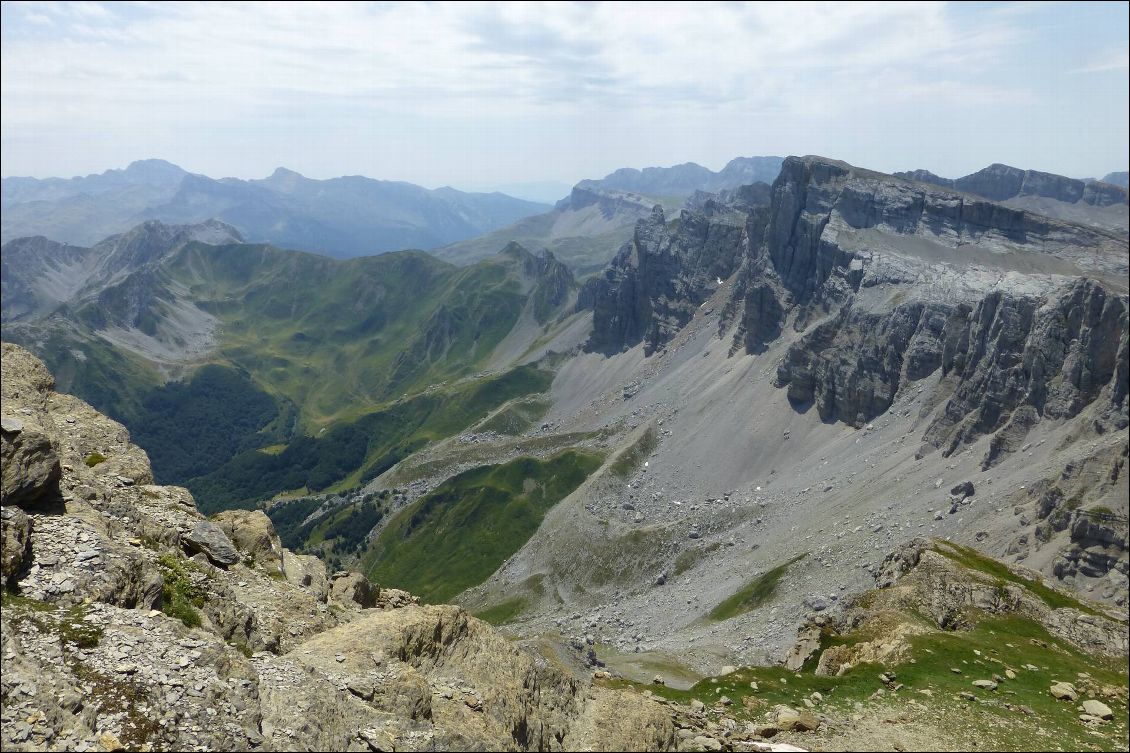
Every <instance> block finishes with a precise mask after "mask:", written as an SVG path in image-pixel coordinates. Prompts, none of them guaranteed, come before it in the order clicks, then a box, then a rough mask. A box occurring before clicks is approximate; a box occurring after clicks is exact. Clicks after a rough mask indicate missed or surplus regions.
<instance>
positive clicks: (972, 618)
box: [787, 539, 1128, 675]
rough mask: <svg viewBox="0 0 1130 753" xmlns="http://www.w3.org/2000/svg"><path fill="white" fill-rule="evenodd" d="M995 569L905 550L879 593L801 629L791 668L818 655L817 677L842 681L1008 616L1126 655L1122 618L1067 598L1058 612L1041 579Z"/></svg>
mask: <svg viewBox="0 0 1130 753" xmlns="http://www.w3.org/2000/svg"><path fill="white" fill-rule="evenodd" d="M985 563H989V564H985ZM997 567H1002V568H1003V567H1007V566H1004V565H1003V564H1001V563H993V561H992V560H990V559H989V558H987V557H985V556H984V555H980V554H979V553H977V552H975V551H973V550H967V549H963V548H962V547H959V546H957V545H955V544H952V543H950V542H944V541H939V540H933V541H931V540H927V539H915V540H914V541H911V542H908V543H907V544H905V545H903V546H901V547H899V548H898V549H897V550H895V551H894V552H892V553H891V554H890V555H888V556H887V557H886V559H884V561H883V562H882V564H881V565H880V566H879V567H878V568H877V571H876V575H875V578H876V585H877V590H875V591H870V592H867V593H864V594H860V595H858V596H856V597H853V598H851V599H848V600H847V601H846V602H845V605H844V608H843V609H841V610H839V611H837V612H836V613H835V614H834V615H823V614H822V615H814V616H813V617H811V618H810V619H809V620H808V621H807V622H806V623H804V625H803V626H802V627H801V629H800V631H799V632H798V636H797V643H796V645H795V647H794V648H793V651H792V652H791V653H790V655H789V658H790V662H791V663H790V664H788V665H787V666H788V668H790V669H796V668H799V667H800V666H801V665H802V664H804V663H805V662H806V661H807V660H808V659H809V658H810V657H812V656H813V655H818V659H816V668H815V672H816V674H818V675H842V674H844V673H845V672H847V671H848V670H849V669H851V668H852V667H855V666H858V665H863V664H877V665H882V666H886V667H891V666H894V665H896V664H898V663H901V662H904V661H906V660H908V659H910V658H911V657H912V655H913V651H912V641H911V638H912V637H913V636H916V635H922V634H924V633H929V632H932V631H933V632H937V631H943V630H946V631H952V630H964V629H968V628H970V627H971V626H972V625H973V624H974V623H975V622H976V621H977V620H978V619H980V618H981V617H982V616H985V615H991V616H992V615H1006V614H1007V615H1011V616H1015V617H1023V618H1027V619H1030V620H1032V621H1034V622H1036V623H1037V624H1039V625H1040V626H1042V627H1043V628H1045V629H1047V630H1048V632H1050V633H1051V634H1052V635H1054V636H1056V637H1058V638H1061V639H1063V640H1065V641H1067V642H1069V643H1072V644H1074V645H1075V646H1077V647H1078V648H1079V649H1081V650H1083V651H1086V652H1088V653H1091V654H1095V655H1099V656H1105V657H1124V656H1125V655H1126V653H1127V649H1128V633H1127V628H1126V624H1125V622H1122V621H1120V620H1119V618H1118V615H1117V612H1114V611H1111V612H1109V613H1108V612H1106V611H1105V610H1104V608H1103V607H1102V606H1101V605H1098V604H1095V603H1084V602H1081V601H1075V600H1073V599H1071V598H1070V597H1067V596H1066V595H1061V599H1060V601H1059V602H1058V603H1057V606H1055V607H1053V606H1051V604H1050V603H1049V601H1048V600H1047V597H1046V592H1040V591H1039V590H1038V589H1039V588H1043V589H1047V588H1048V587H1047V586H1046V585H1043V582H1042V578H1041V576H1040V575H1039V574H1038V573H1035V572H1032V571H1029V570H1025V569H1024V568H1016V567H1011V568H1008V570H1009V571H1010V578H1009V579H1002V578H1001V577H1000V576H998V575H997V574H996V573H995V572H994V568H997ZM919 616H924V617H927V618H928V619H930V620H931V621H932V622H933V623H934V626H933V627H931V626H929V625H925V624H923V623H922V622H921V620H920V619H919ZM849 636H850V639H848V640H842V639H845V638H849ZM829 638H831V639H836V638H840V639H841V640H828V639H829ZM823 646H827V647H826V648H822V647H823ZM955 671H957V670H955Z"/></svg>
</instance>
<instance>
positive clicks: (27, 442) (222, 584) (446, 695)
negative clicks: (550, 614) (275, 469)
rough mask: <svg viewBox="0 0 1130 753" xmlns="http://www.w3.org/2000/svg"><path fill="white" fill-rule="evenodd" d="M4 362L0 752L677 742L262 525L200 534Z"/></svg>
mask: <svg viewBox="0 0 1130 753" xmlns="http://www.w3.org/2000/svg"><path fill="white" fill-rule="evenodd" d="M2 365H3V382H2V393H3V394H2V397H3V414H4V415H3V451H4V490H3V491H4V498H3V508H2V513H3V515H2V522H3V539H2V541H3V552H2V554H3V556H2V561H3V577H4V586H5V589H6V590H5V602H4V609H3V612H2V621H0V627H2V630H0V640H2V644H3V645H2V651H3V655H4V672H3V678H2V681H0V682H2V686H3V687H2V691H3V693H2V711H3V716H4V719H5V722H4V725H3V726H2V728H0V742H2V743H3V748H4V750H42V749H46V748H51V749H63V750H73V749H106V750H118V749H150V750H190V749H191V750H250V749H256V750H563V749H573V750H576V749H588V750H596V749H603V750H633V749H649V750H663V749H668V748H671V747H673V746H674V728H673V726H672V722H671V716H670V713H669V712H668V711H667V710H666V709H664V708H663V707H662V706H661V705H660V704H658V703H656V702H654V701H652V700H649V699H646V698H644V697H642V696H640V695H637V694H633V693H628V692H626V691H618V690H611V689H607V688H603V687H595V686H593V685H592V682H591V680H590V678H589V677H588V676H574V675H573V674H572V673H570V672H569V671H568V670H566V669H565V668H563V667H561V666H559V665H558V664H556V663H554V662H553V661H551V660H549V659H546V658H545V657H542V656H540V655H538V654H536V653H531V652H528V651H525V650H522V649H519V648H518V647H517V646H515V645H514V644H512V643H511V642H510V641H508V640H507V639H505V638H503V637H502V636H501V635H500V634H498V633H497V632H496V631H495V630H494V629H493V628H491V627H490V626H489V625H487V624H486V623H483V622H481V621H479V620H477V619H475V618H473V617H471V616H470V615H468V614H467V613H466V612H464V611H463V610H461V609H459V608H457V607H450V606H431V607H424V606H420V605H419V603H418V601H417V600H415V599H414V598H412V597H411V596H409V595H408V594H405V593H404V592H401V591H396V590H394V589H378V588H377V587H376V586H374V585H372V584H370V583H369V582H368V581H367V580H365V579H364V578H363V577H362V576H360V575H359V574H357V573H337V574H334V575H333V577H332V578H327V577H326V574H325V571H324V567H323V565H322V563H321V562H320V561H318V560H317V559H316V558H313V557H308V556H301V555H295V554H293V553H292V552H289V551H287V550H285V549H283V548H282V546H281V543H280V542H279V539H278V536H277V534H276V533H275V531H274V527H273V526H272V525H271V522H270V520H269V519H268V518H267V517H266V516H265V515H264V514H263V513H262V512H260V511H235V512H230V513H224V514H222V515H220V516H217V518H216V519H214V520H208V519H205V518H204V517H203V516H202V515H201V514H200V513H199V512H198V511H197V509H196V505H195V502H194V500H193V499H192V497H191V496H190V495H189V494H188V492H187V491H186V490H184V489H180V488H176V487H162V486H155V485H153V484H152V473H151V472H150V469H149V461H148V459H147V458H146V456H145V454H144V453H143V452H142V451H141V450H140V449H138V448H137V447H135V446H134V445H132V444H131V443H130V441H129V435H128V433H127V432H126V431H125V429H124V428H123V427H121V425H119V424H117V423H115V422H114V421H111V420H109V419H107V418H105V417H104V416H102V415H100V414H98V413H97V412H95V411H94V410H93V409H92V408H90V406H88V405H86V404H85V403H83V402H81V401H79V400H77V399H75V398H73V397H71V396H69V395H62V394H59V393H56V392H54V391H53V380H52V379H51V376H50V374H49V373H48V372H47V370H46V369H45V367H44V366H43V364H42V363H40V362H39V361H38V360H37V359H35V358H34V357H33V356H32V355H31V354H29V353H28V352H27V351H24V350H23V349H21V348H19V347H17V346H13V345H9V344H7V343H5V344H4V345H3V358H2ZM33 440H34V441H33ZM33 460H34V462H32V461H33ZM611 709H615V710H616V713H615V714H612V713H610V710H611Z"/></svg>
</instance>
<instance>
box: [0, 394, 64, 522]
mask: <svg viewBox="0 0 1130 753" xmlns="http://www.w3.org/2000/svg"><path fill="white" fill-rule="evenodd" d="M0 420H2V421H3V427H2V430H0V462H2V463H3V471H2V474H3V476H2V477H3V486H2V487H0V504H6V505H7V504H27V503H30V502H38V501H40V500H44V499H49V498H51V497H53V496H55V495H57V493H58V489H59V476H60V475H62V469H61V468H60V467H59V457H58V455H56V453H55V448H54V447H53V446H52V445H51V440H50V439H48V438H47V435H45V434H44V433H43V432H41V431H39V430H38V429H35V428H32V426H31V425H30V423H29V422H25V421H22V420H20V419H18V418H12V417H8V416H5V417H4V418H3V419H0Z"/></svg>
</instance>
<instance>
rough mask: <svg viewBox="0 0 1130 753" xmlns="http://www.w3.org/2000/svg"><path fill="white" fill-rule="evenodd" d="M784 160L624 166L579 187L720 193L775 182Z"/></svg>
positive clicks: (649, 192) (663, 193) (660, 193)
mask: <svg viewBox="0 0 1130 753" xmlns="http://www.w3.org/2000/svg"><path fill="white" fill-rule="evenodd" d="M783 162H784V159H783V158H781V157H737V158H735V159H732V160H730V161H729V162H728V163H726V166H725V167H723V168H722V169H721V170H720V171H718V172H714V171H713V170H711V169H710V168H707V167H703V166H702V165H699V164H696V163H694V162H686V163H683V164H681V165H674V166H672V167H645V168H644V169H643V170H636V169H635V168H631V167H624V168H620V169H619V170H616V171H615V172H612V173H609V174H608V175H606V176H604V177H603V178H601V179H600V180H582V181H581V182H580V183H578V184H577V187H578V188H587V189H604V190H612V191H632V192H635V193H642V194H647V195H649V196H690V195H691V194H693V193H694V192H695V191H707V192H709V193H717V192H719V191H723V190H726V189H735V188H738V187H739V186H745V185H749V184H750V183H758V182H760V183H772V182H773V181H774V180H776V179H777V175H778V174H780V172H781V164H782V163H783ZM558 206H559V207H560V203H559V204H558Z"/></svg>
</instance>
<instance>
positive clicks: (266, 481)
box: [187, 365, 552, 512]
mask: <svg viewBox="0 0 1130 753" xmlns="http://www.w3.org/2000/svg"><path fill="white" fill-rule="evenodd" d="M551 380H552V375H551V374H550V373H549V372H546V371H542V370H540V369H538V368H537V367H536V366H533V365H528V366H522V367H519V368H517V369H512V370H511V371H509V372H507V373H505V374H502V375H500V376H496V377H490V378H484V379H479V380H475V381H472V382H468V383H463V384H459V385H456V386H454V387H451V388H448V389H445V390H432V391H429V392H427V393H424V394H421V395H417V396H415V397H412V398H409V399H407V400H399V401H396V402H394V403H391V404H388V405H385V406H382V407H381V408H380V409H378V410H376V411H373V412H371V413H367V414H365V415H363V416H360V417H358V418H356V419H353V420H351V421H343V422H340V423H338V424H336V425H334V426H333V427H332V428H330V429H329V430H327V431H326V432H324V433H320V434H318V435H315V436H300V437H297V438H295V439H294V440H292V441H291V442H290V443H289V444H287V446H286V447H285V448H283V449H282V450H281V451H278V450H272V451H271V452H264V451H261V450H249V451H245V452H241V453H239V454H237V455H235V456H234V457H233V458H231V460H229V461H228V462H226V463H224V464H222V465H220V466H219V467H217V468H215V469H214V470H212V471H210V472H209V473H207V474H205V475H202V476H198V477H196V478H192V479H189V480H188V481H187V486H188V488H189V489H190V490H191V491H192V492H193V494H194V495H195V497H196V503H197V505H199V506H200V508H201V509H202V510H204V511H205V512H213V511H216V510H220V509H224V508H227V507H233V506H247V505H249V504H250V503H252V502H254V501H255V500H258V499H262V498H265V497H271V496H273V495H275V494H278V493H280V492H284V491H290V490H299V489H303V490H306V491H310V492H313V491H320V490H323V489H329V488H331V487H333V488H334V489H341V488H348V487H352V486H356V485H358V484H360V483H362V482H364V481H367V480H369V479H371V478H375V477H376V476H378V475H380V474H381V473H383V472H384V471H386V470H388V468H391V467H392V466H393V465H395V463H396V462H398V461H399V460H401V459H402V458H404V457H406V456H407V455H408V454H409V453H411V452H413V451H415V450H416V449H419V448H420V447H421V446H423V445H424V444H426V443H427V442H429V441H434V440H437V439H441V438H443V437H447V436H451V435H452V434H455V433H457V432H459V431H462V430H463V429H465V428H467V427H468V426H471V425H472V424H474V423H475V422H476V421H479V420H481V419H482V418H483V417H484V416H486V415H487V414H488V413H490V412H491V411H492V410H494V409H495V408H497V407H498V406H499V405H502V404H503V403H505V402H506V401H508V400H511V399H513V398H516V397H521V396H523V395H528V394H532V393H538V392H543V391H544V390H546V389H547V388H548V387H549V383H550V381H551Z"/></svg>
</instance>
